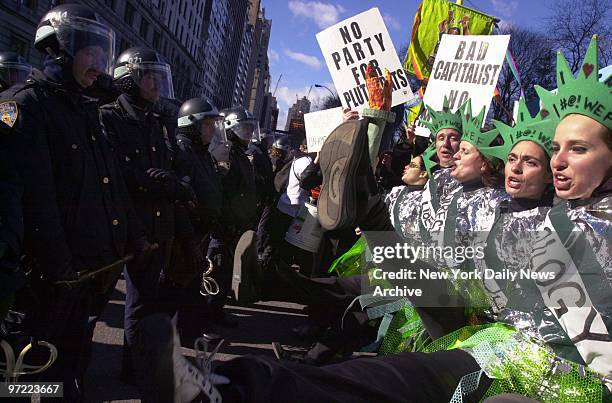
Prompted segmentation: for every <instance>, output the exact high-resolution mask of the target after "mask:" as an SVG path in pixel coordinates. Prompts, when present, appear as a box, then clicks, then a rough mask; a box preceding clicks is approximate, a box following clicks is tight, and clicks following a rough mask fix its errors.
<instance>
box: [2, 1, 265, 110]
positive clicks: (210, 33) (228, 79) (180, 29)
mask: <svg viewBox="0 0 612 403" xmlns="http://www.w3.org/2000/svg"><path fill="white" fill-rule="evenodd" d="M68 2H73V3H81V4H86V5H88V6H90V7H92V8H93V9H94V10H96V12H97V13H98V14H99V15H100V16H101V17H102V18H103V19H104V21H105V22H106V23H107V24H108V25H110V26H111V27H112V28H113V30H114V31H115V55H116V56H117V55H119V53H121V52H122V51H124V50H125V49H127V48H129V47H132V46H146V47H151V48H153V49H156V50H157V51H159V52H160V53H161V54H162V56H163V57H164V58H165V59H166V60H167V62H168V63H169V64H170V65H171V68H172V78H173V84H174V93H175V97H176V98H177V100H178V101H184V100H186V99H188V98H193V97H198V96H204V97H206V98H208V99H210V100H211V101H213V102H214V103H215V104H217V105H218V106H219V107H220V108H224V107H230V106H235V105H242V106H244V107H246V108H248V109H249V110H251V112H253V113H254V115H255V116H257V117H258V118H260V119H261V120H262V121H263V120H265V119H267V117H266V116H267V114H268V112H267V111H263V113H262V106H263V104H264V103H266V105H271V104H272V103H271V102H269V101H265V100H266V97H267V94H268V92H269V81H270V79H269V67H268V60H267V50H268V42H269V37H270V29H271V20H266V19H265V16H264V11H263V10H262V9H261V8H260V6H261V3H260V0H231V1H230V0H191V1H190V0H178V1H174V0H69V1H62V0H48V1H47V0H0V24H1V26H2V27H3V29H2V30H0V50H12V51H16V52H18V53H19V54H21V55H23V56H24V57H26V59H28V60H29V62H30V63H32V65H33V66H34V67H39V68H40V67H42V62H43V58H44V55H43V54H41V53H40V52H38V51H37V50H35V49H34V45H33V44H34V35H35V32H36V27H37V25H38V22H39V21H40V19H41V18H42V17H43V15H44V14H45V13H46V12H47V11H48V10H50V9H51V8H53V7H54V6H56V5H58V4H61V3H68ZM262 117H263V119H262Z"/></svg>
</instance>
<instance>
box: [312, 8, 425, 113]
mask: <svg viewBox="0 0 612 403" xmlns="http://www.w3.org/2000/svg"><path fill="white" fill-rule="evenodd" d="M317 41H319V46H320V47H321V51H322V52H323V57H324V58H325V62H326V63H327V67H328V68H329V72H330V73H331V76H332V79H333V80H334V85H335V86H336V90H337V91H338V95H339V96H340V100H341V101H342V106H343V107H345V108H351V109H354V110H357V111H361V110H362V109H364V108H366V107H367V106H368V92H367V89H366V81H365V73H366V67H367V65H368V63H370V62H372V64H373V65H374V67H375V68H376V72H377V75H378V76H379V77H383V76H384V71H385V69H388V70H389V71H390V72H391V81H392V85H393V103H392V105H393V106H395V105H399V104H402V103H404V102H406V101H409V100H411V99H412V98H413V97H414V95H413V94H412V90H411V89H410V84H409V83H408V77H407V75H406V73H405V72H404V69H403V67H402V65H401V63H400V61H399V59H398V57H397V53H396V52H395V47H394V46H393V42H391V37H390V36H389V32H388V31H387V27H386V26H385V23H384V21H383V18H382V16H381V15H380V12H379V11H378V8H372V9H370V10H368V11H365V12H363V13H361V14H357V15H355V16H353V17H351V18H348V19H346V20H344V21H342V22H339V23H337V24H336V25H333V26H331V27H329V28H327V29H325V30H324V31H321V32H319V33H318V34H317Z"/></svg>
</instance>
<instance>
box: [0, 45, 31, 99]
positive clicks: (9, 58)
mask: <svg viewBox="0 0 612 403" xmlns="http://www.w3.org/2000/svg"><path fill="white" fill-rule="evenodd" d="M31 72H32V66H31V65H30V64H29V63H28V62H26V60H25V58H23V57H22V56H19V55H18V54H17V53H15V52H0V91H4V90H5V89H7V88H9V87H12V86H13V85H15V84H17V83H20V82H22V81H24V80H25V79H26V78H27V77H28V76H29V75H30V73H31Z"/></svg>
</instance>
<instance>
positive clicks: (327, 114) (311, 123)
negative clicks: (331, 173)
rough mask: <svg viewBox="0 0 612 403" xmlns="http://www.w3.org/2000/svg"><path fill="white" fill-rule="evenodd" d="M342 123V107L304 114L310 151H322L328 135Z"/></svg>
mask: <svg viewBox="0 0 612 403" xmlns="http://www.w3.org/2000/svg"><path fill="white" fill-rule="evenodd" d="M340 123H342V107H341V106H339V107H337V108H331V109H325V110H322V111H317V112H311V113H306V114H304V126H305V128H306V143H307V145H308V152H309V153H316V152H319V151H321V147H322V146H323V143H324V142H325V139H326V138H327V136H329V135H330V134H331V132H333V131H334V129H335V128H336V127H338V125H339V124H340Z"/></svg>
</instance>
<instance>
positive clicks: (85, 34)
mask: <svg viewBox="0 0 612 403" xmlns="http://www.w3.org/2000/svg"><path fill="white" fill-rule="evenodd" d="M50 22H51V25H52V26H53V28H54V29H55V33H56V35H57V39H58V41H59V43H60V46H61V47H62V48H63V49H64V51H66V52H67V53H68V54H69V55H70V56H72V57H73V59H74V62H75V63H84V64H88V65H89V68H91V69H95V70H97V71H99V72H103V73H106V74H112V64H113V60H114V58H115V54H114V49H115V33H114V32H113V31H112V30H111V29H110V28H108V27H107V26H105V25H103V24H100V23H99V22H96V21H92V20H89V19H86V18H79V17H69V16H61V15H60V16H58V17H57V18H52V19H51V20H50Z"/></svg>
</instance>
